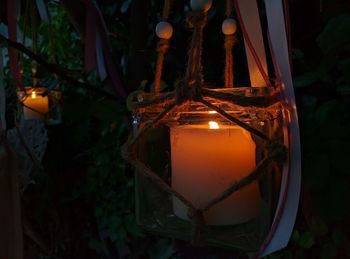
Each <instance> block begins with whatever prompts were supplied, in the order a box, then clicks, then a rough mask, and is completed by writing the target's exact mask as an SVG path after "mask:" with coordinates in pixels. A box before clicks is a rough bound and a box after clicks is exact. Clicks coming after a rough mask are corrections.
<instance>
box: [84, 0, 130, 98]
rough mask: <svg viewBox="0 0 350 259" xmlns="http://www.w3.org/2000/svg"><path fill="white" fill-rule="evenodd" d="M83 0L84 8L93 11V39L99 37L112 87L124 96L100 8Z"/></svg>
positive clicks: (124, 92) (88, 0) (89, 0)
mask: <svg viewBox="0 0 350 259" xmlns="http://www.w3.org/2000/svg"><path fill="white" fill-rule="evenodd" d="M83 1H84V3H85V6H86V8H87V9H88V10H90V11H91V12H92V13H93V15H94V16H95V17H96V23H95V26H97V31H96V34H95V39H96V37H98V36H99V37H100V40H101V46H102V50H103V57H104V59H105V64H106V69H107V72H108V75H109V77H110V79H111V81H112V84H113V86H114V88H115V89H116V91H117V93H118V94H119V95H120V96H121V97H126V96H127V93H126V91H125V88H124V86H123V83H122V82H121V80H120V78H119V75H118V69H117V66H116V63H115V61H114V60H113V59H112V53H111V49H112V47H111V44H110V42H109V37H108V30H107V27H106V24H105V22H104V19H103V16H102V14H101V12H100V10H99V9H98V8H97V6H96V5H95V4H94V3H93V2H92V1H91V0H83ZM88 38H91V36H88ZM90 44H91V43H90ZM90 65H91V64H90Z"/></svg>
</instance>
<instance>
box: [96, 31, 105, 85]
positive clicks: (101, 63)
mask: <svg viewBox="0 0 350 259" xmlns="http://www.w3.org/2000/svg"><path fill="white" fill-rule="evenodd" d="M96 63H97V71H98V74H99V76H100V79H101V81H103V80H105V79H106V77H107V70H106V63H105V58H104V54H103V47H102V39H101V32H100V31H99V29H97V31H96Z"/></svg>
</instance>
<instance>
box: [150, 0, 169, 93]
mask: <svg viewBox="0 0 350 259" xmlns="http://www.w3.org/2000/svg"><path fill="white" fill-rule="evenodd" d="M170 11H171V0H165V1H164V6H163V15H162V18H163V21H168V19H169V15H170ZM169 47H170V39H159V41H158V45H157V52H158V56H157V62H156V71H155V75H154V94H155V95H156V96H157V95H159V93H160V91H161V89H160V88H161V87H160V85H161V80H162V73H163V65H164V58H165V55H166V53H167V52H168V50H169Z"/></svg>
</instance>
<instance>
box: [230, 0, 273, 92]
mask: <svg viewBox="0 0 350 259" xmlns="http://www.w3.org/2000/svg"><path fill="white" fill-rule="evenodd" d="M234 3H235V6H236V7H238V8H236V10H237V16H239V18H241V20H242V22H241V27H242V30H243V28H244V30H243V32H246V34H247V35H244V36H245V37H244V44H245V49H246V53H247V60H248V68H249V75H250V83H251V86H253V87H263V86H266V85H267V82H266V81H267V80H266V78H264V76H263V73H261V72H262V71H261V69H262V70H263V72H264V73H265V74H267V62H266V54H265V46H264V39H263V36H262V31H261V24H260V17H259V10H258V5H257V2H256V0H236V1H235V2H234ZM248 35H249V37H247V36H248ZM250 43H251V46H250ZM252 48H253V49H254V50H253V49H252ZM253 51H255V53H254V52H253ZM258 62H259V63H260V64H258ZM259 65H261V68H259Z"/></svg>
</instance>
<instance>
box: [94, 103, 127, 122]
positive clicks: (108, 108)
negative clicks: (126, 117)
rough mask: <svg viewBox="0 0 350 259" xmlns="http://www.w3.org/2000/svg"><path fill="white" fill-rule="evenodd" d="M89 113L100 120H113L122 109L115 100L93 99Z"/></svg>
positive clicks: (119, 115) (118, 115)
mask: <svg viewBox="0 0 350 259" xmlns="http://www.w3.org/2000/svg"><path fill="white" fill-rule="evenodd" d="M91 114H92V115H93V116H94V117H96V118H97V119H100V120H108V121H113V120H116V119H117V118H120V117H121V116H122V114H123V109H122V107H121V105H120V104H119V103H118V102H116V101H112V100H101V101H93V102H92V103H91Z"/></svg>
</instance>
